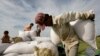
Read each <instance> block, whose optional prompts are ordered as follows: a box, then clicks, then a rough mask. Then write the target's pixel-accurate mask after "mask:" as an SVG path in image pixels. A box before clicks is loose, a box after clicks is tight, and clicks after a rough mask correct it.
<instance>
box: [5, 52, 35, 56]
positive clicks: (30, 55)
mask: <svg viewBox="0 0 100 56" xmlns="http://www.w3.org/2000/svg"><path fill="white" fill-rule="evenodd" d="M4 56H36V55H34V54H18V53H9V54H5V55H4Z"/></svg>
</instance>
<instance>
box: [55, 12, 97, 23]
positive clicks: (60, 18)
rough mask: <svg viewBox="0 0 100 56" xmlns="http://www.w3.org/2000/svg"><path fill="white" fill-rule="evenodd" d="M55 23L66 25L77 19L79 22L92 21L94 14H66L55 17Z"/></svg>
mask: <svg viewBox="0 0 100 56" xmlns="http://www.w3.org/2000/svg"><path fill="white" fill-rule="evenodd" d="M55 18H56V22H57V23H67V22H70V21H75V20H77V19H81V20H88V19H90V20H94V18H95V14H94V13H93V11H87V12H66V13H63V14H61V15H58V16H56V17H55Z"/></svg>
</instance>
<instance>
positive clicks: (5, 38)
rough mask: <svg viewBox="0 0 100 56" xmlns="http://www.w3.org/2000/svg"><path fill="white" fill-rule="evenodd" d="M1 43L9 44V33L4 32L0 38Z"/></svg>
mask: <svg viewBox="0 0 100 56" xmlns="http://www.w3.org/2000/svg"><path fill="white" fill-rule="evenodd" d="M2 43H11V41H10V36H9V31H4V36H3V38H2Z"/></svg>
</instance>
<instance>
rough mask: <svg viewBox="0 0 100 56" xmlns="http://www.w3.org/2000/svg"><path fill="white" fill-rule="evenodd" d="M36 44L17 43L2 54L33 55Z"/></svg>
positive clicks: (35, 42) (34, 42) (32, 42)
mask: <svg viewBox="0 0 100 56" xmlns="http://www.w3.org/2000/svg"><path fill="white" fill-rule="evenodd" d="M37 44H38V42H37V41H31V42H19V43H16V44H13V45H11V46H9V47H8V48H7V49H6V50H5V51H4V54H7V53H23V54H27V53H33V51H34V49H35V47H36V45H37Z"/></svg>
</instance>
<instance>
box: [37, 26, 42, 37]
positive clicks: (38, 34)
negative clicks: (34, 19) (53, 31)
mask: <svg viewBox="0 0 100 56" xmlns="http://www.w3.org/2000/svg"><path fill="white" fill-rule="evenodd" d="M40 33H41V29H40V27H39V25H37V28H36V34H37V36H40Z"/></svg>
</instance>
